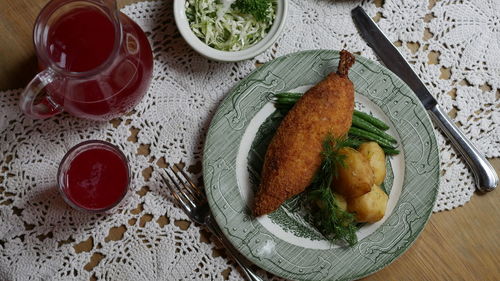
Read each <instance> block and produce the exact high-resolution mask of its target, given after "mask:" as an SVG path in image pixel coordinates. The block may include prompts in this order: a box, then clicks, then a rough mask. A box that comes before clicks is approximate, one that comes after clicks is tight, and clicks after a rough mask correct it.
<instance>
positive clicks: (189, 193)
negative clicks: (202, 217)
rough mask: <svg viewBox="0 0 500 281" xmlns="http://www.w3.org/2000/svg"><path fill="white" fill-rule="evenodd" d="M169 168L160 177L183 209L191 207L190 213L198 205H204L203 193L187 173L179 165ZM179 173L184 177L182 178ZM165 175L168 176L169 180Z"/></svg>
mask: <svg viewBox="0 0 500 281" xmlns="http://www.w3.org/2000/svg"><path fill="white" fill-rule="evenodd" d="M173 166H174V167H175V169H174V167H172V166H168V169H162V171H163V172H161V173H160V176H161V177H162V178H163V180H164V181H165V183H166V184H167V187H168V188H169V190H170V192H171V193H172V195H173V196H174V198H175V199H176V201H178V203H179V205H181V207H182V208H187V207H189V211H191V209H192V208H195V207H196V206H197V205H200V204H202V203H204V201H205V200H206V199H205V196H204V194H203V193H202V191H201V190H200V189H199V188H198V187H197V186H196V185H195V184H194V183H193V181H192V180H191V179H190V178H189V176H188V175H187V173H186V172H184V171H183V170H182V169H181V168H180V167H179V166H177V164H174V165H173ZM179 173H180V174H181V175H182V176H180V175H179ZM163 174H166V175H167V177H168V178H169V180H167V179H166V178H165V177H164V175H163Z"/></svg>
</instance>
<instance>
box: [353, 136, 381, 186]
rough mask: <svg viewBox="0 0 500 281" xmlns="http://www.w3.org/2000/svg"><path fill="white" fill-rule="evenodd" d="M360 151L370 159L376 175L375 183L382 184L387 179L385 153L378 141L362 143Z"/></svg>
mask: <svg viewBox="0 0 500 281" xmlns="http://www.w3.org/2000/svg"><path fill="white" fill-rule="evenodd" d="M358 151H359V152H360V153H361V154H362V155H363V156H365V157H366V159H368V162H369V163H370V167H372V170H373V174H374V176H375V179H374V183H375V184H376V185H381V184H382V182H384V179H385V173H386V169H385V153H384V151H383V150H382V148H381V147H380V145H378V143H376V142H365V143H362V144H361V145H360V146H359V148H358Z"/></svg>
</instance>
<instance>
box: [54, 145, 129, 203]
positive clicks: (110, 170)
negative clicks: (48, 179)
mask: <svg viewBox="0 0 500 281" xmlns="http://www.w3.org/2000/svg"><path fill="white" fill-rule="evenodd" d="M129 173H130V172H129V167H128V162H127V159H126V157H125V156H124V155H123V153H122V152H121V151H120V150H119V149H118V148H117V147H115V146H114V145H112V144H110V143H107V142H104V141H97V140H96V141H86V142H82V143H80V144H79V145H77V146H75V147H73V148H72V149H71V150H70V151H69V152H68V153H67V154H66V156H65V157H64V158H63V160H62V162H61V165H60V167H59V175H58V183H59V190H60V191H61V194H62V195H63V198H64V200H65V201H66V202H67V203H68V204H69V205H71V206H72V207H74V208H76V209H79V210H85V211H94V212H96V211H105V210H108V209H110V208H112V207H114V206H116V205H117V204H118V203H119V202H120V201H121V200H122V199H123V197H124V196H125V194H126V193H127V190H128V186H129V182H130V174H129Z"/></svg>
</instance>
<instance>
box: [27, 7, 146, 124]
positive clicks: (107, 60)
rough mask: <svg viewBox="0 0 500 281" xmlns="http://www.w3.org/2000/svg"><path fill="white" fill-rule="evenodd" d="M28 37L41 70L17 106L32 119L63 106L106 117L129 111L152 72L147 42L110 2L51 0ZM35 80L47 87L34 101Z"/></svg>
mask: <svg viewBox="0 0 500 281" xmlns="http://www.w3.org/2000/svg"><path fill="white" fill-rule="evenodd" d="M63 3H64V4H63ZM58 4H61V5H62V6H61V7H66V6H67V7H66V8H65V9H64V11H63V12H58V10H59V9H62V8H54V7H52V6H55V7H58V6H57V5H58ZM34 37H35V46H36V50H37V56H38V59H39V66H40V69H41V70H42V72H41V73H39V74H38V75H37V77H35V79H33V80H32V82H31V83H30V85H28V87H27V89H26V90H25V93H23V95H22V98H21V108H22V109H23V111H24V112H25V113H26V114H28V115H30V116H32V117H33V118H46V117H49V116H52V115H54V114H57V113H59V112H61V111H63V110H64V111H66V112H68V113H70V114H72V115H74V116H78V117H82V118H86V119H91V120H103V121H104V120H110V119H112V118H116V117H118V116H121V115H123V114H125V113H127V112H129V111H131V110H132V109H133V108H134V106H135V105H136V104H138V103H139V102H140V101H141V99H142V97H143V96H144V94H145V93H146V91H147V88H148V86H149V83H150V81H151V77H152V71H153V55H152V51H151V46H150V45H149V42H148V40H147V37H146V35H145V34H144V32H143V31H142V30H141V28H140V27H139V26H138V25H137V24H136V23H135V22H134V21H132V20H131V19H130V18H129V17H127V16H126V15H124V14H123V13H120V12H118V11H117V10H114V9H113V7H108V6H102V5H99V4H98V3H97V2H96V3H94V2H91V1H68V0H66V1H65V0H52V1H51V2H49V4H48V5H47V6H46V7H45V8H44V9H43V10H42V12H41V14H40V15H39V17H38V19H37V24H36V25H35V36H34ZM41 81H42V82H41ZM33 83H34V84H33ZM37 83H38V84H40V83H42V84H46V89H47V91H46V97H45V98H44V99H38V103H37V99H35V98H33V95H34V92H36V91H37V89H38V88H37V86H34V85H37ZM39 104H42V105H44V106H42V107H37V105H39Z"/></svg>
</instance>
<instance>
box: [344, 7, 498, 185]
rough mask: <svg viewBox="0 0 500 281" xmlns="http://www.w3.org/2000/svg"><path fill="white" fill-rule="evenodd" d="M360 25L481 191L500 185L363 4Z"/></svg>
mask: <svg viewBox="0 0 500 281" xmlns="http://www.w3.org/2000/svg"><path fill="white" fill-rule="evenodd" d="M352 17H353V19H354V22H355V24H356V26H357V27H358V29H359V32H360V33H361V36H362V37H363V38H364V39H365V41H366V42H367V43H368V45H369V46H370V47H371V48H372V49H373V51H375V53H376V54H377V56H378V57H379V58H380V60H382V62H383V63H384V64H385V66H386V67H387V68H389V69H390V70H391V71H392V72H394V73H395V74H396V75H397V76H399V78H401V79H402V80H403V81H404V82H405V83H406V84H407V85H408V86H409V87H410V88H411V89H412V90H413V92H415V94H416V95H417V97H418V98H419V99H420V101H421V102H422V104H423V106H424V108H425V109H426V110H427V113H428V114H429V115H430V117H431V119H432V120H433V121H434V123H435V124H436V126H437V127H438V128H439V129H441V130H442V131H443V132H444V134H445V135H446V136H447V137H448V138H449V139H450V141H451V143H452V144H453V146H454V147H455V148H456V149H457V150H458V151H459V153H460V154H461V155H462V156H463V158H464V159H465V161H466V162H467V164H468V165H469V167H470V168H471V170H472V173H473V175H474V178H475V182H476V186H477V187H478V189H479V190H480V191H483V192H487V191H492V190H493V189H495V187H496V186H497V184H498V175H497V173H496V172H495V169H494V168H493V167H492V166H491V164H490V163H489V162H488V160H486V158H484V156H483V155H481V153H479V151H478V150H477V149H476V148H475V147H474V145H473V144H472V143H471V142H470V141H469V140H468V139H467V138H466V137H465V136H464V134H463V133H462V132H461V131H460V130H459V129H458V128H457V127H456V126H455V124H454V123H453V121H452V120H451V119H450V118H449V117H448V115H447V114H446V112H444V111H443V110H442V109H441V108H440V107H439V105H438V104H437V101H436V99H434V97H433V96H432V95H431V93H430V92H429V90H428V89H427V87H425V85H424V83H423V82H422V81H421V80H420V78H419V77H418V76H417V74H415V72H414V71H413V69H412V68H411V66H410V65H409V64H408V62H407V61H406V60H405V59H404V57H403V56H402V55H401V53H400V52H399V51H398V49H397V48H396V47H395V46H394V45H393V44H392V43H391V42H390V41H389V39H387V37H386V36H385V35H384V33H383V32H382V31H381V30H380V29H379V28H378V26H377V25H376V24H375V22H374V21H373V20H372V19H371V18H370V17H369V16H368V15H367V14H366V12H365V11H364V10H363V8H361V7H360V6H358V7H356V8H354V9H353V10H352Z"/></svg>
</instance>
